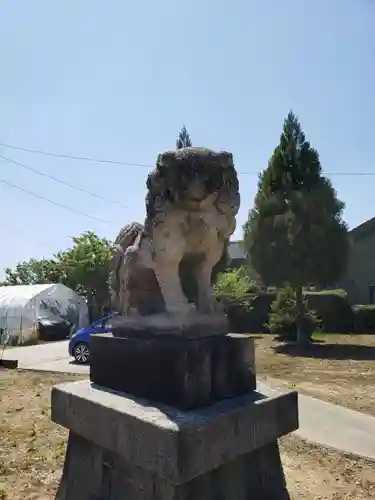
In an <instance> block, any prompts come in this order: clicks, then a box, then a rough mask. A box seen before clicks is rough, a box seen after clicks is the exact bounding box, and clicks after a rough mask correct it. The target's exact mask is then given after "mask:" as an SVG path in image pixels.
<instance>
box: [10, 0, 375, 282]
mask: <svg viewBox="0 0 375 500" xmlns="http://www.w3.org/2000/svg"><path fill="white" fill-rule="evenodd" d="M0 20H1V29H0V48H1V77H0V110H1V118H0V142H3V143H8V144H12V145H15V146H21V147H26V148H35V149H42V150H46V151H53V152H59V153H67V154H70V155H80V156H94V157H99V158H106V159H114V160H124V161H128V162H136V163H144V164H150V165H152V164H153V163H154V162H155V158H156V155H157V153H158V152H159V151H162V150H164V149H167V148H171V147H174V144H175V138H176V136H177V133H178V131H179V129H180V127H181V125H182V124H183V123H184V124H186V126H187V129H188V131H189V132H190V134H191V137H192V140H193V143H194V144H195V145H201V146H207V147H211V148H220V149H227V150H230V151H232V152H233V154H234V158H235V161H236V166H237V169H238V171H239V172H252V173H253V175H244V174H241V175H240V189H241V195H242V207H241V211H240V214H239V217H238V225H237V231H236V233H235V235H234V236H235V237H241V235H242V229H241V227H242V224H243V222H244V220H245V218H246V215H247V212H248V210H249V208H250V207H251V205H252V203H253V198H254V195H255V191H256V187H257V175H256V173H257V172H259V171H260V170H261V169H263V168H264V167H266V165H267V161H268V158H269V156H270V154H271V153H272V150H273V148H274V147H275V145H276V144H277V142H278V138H279V134H280V130H281V127H282V122H283V119H284V117H285V116H286V114H287V113H288V111H289V110H290V109H293V111H294V112H295V113H296V114H297V115H298V116H299V118H300V121H301V123H302V126H303V128H304V130H305V133H306V135H307V137H308V139H309V140H310V141H311V143H312V145H313V146H314V147H316V148H317V149H318V150H319V152H320V154H321V160H322V164H323V168H324V169H325V171H327V172H330V173H333V174H334V173H336V174H337V173H338V172H374V173H375V149H374V147H373V139H374V130H375V128H374V120H375V92H374V88H375V66H374V58H375V30H374V28H373V27H374V21H375V2H374V1H372V0H355V1H354V0H329V1H327V0H304V1H301V0H283V1H281V0H253V1H252V0H234V1H233V2H231V3H230V2H228V1H225V0H203V1H202V0H200V1H198V0H186V1H185V2H176V1H175V0H159V1H154V0H148V1H146V0H138V1H134V0H133V1H130V0H111V1H103V0H64V1H63V0H60V1H57V0H54V1H51V0H33V1H23V2H22V1H20V0H19V1H15V0H3V1H2V2H1V4H0ZM0 154H2V155H5V156H8V157H9V158H12V159H14V160H17V161H20V162H23V163H25V164H27V165H29V166H30V167H33V168H36V169H39V170H41V171H43V172H45V173H48V174H50V175H53V176H56V177H59V178H61V179H62V180H65V181H67V182H70V183H73V184H75V185H77V186H80V187H83V188H85V189H88V190H90V191H94V192H96V193H99V194H101V195H103V196H107V197H109V198H112V199H114V200H119V201H120V202H122V203H123V204H126V205H128V208H121V207H120V206H116V205H115V204H110V203H108V202H105V201H103V200H100V199H96V198H93V197H90V196H89V195H84V194H82V193H81V194H80V193H78V192H76V191H74V190H73V189H71V188H68V187H66V186H62V185H60V184H58V183H56V182H54V181H52V180H50V179H46V178H43V177H40V176H38V175H36V174H34V173H32V172H29V171H26V170H24V169H22V168H21V167H19V166H16V165H11V164H8V163H6V162H4V161H2V160H0V179H2V180H6V181H8V182H11V183H13V184H16V185H18V186H21V187H23V188H25V189H29V190H31V191H34V192H36V193H38V194H39V195H41V196H45V197H48V198H51V199H53V200H55V201H56V202H58V203H62V204H66V205H69V206H70V207H72V208H75V209H77V210H80V211H84V212H87V213H88V214H91V215H93V216H96V217H99V218H102V219H105V220H108V221H109V223H107V224H106V223H101V222H98V221H94V220H91V219H89V218H86V217H84V216H81V215H77V214H74V213H71V212H69V211H67V210H64V209H62V208H59V207H56V206H53V205H51V204H49V203H47V202H45V201H43V200H39V199H36V198H34V197H32V196H30V195H28V194H25V193H22V192H20V191H17V190H16V189H14V188H12V187H10V186H9V185H4V184H3V183H0V200H1V216H0V235H1V245H0V278H1V276H2V274H3V271H2V270H3V268H4V267H6V266H13V265H15V264H16V262H17V261H19V260H24V259H28V258H30V257H36V258H39V257H42V256H46V257H47V256H50V255H52V253H53V252H54V251H58V250H59V249H61V248H64V247H67V246H68V245H69V243H70V240H69V237H70V236H73V235H77V234H79V233H81V232H83V231H85V230H88V229H90V230H93V231H96V232H97V233H98V234H100V235H103V236H107V237H109V238H113V237H114V236H115V234H116V232H117V231H118V230H119V228H120V227H121V226H122V225H123V224H125V223H127V222H129V221H131V220H138V221H140V222H142V221H143V217H144V195H145V187H144V186H145V178H146V175H147V172H148V169H147V168H144V167H138V168H136V167H130V166H119V165H108V164H98V163H87V162H83V161H72V160H66V159H60V158H53V157H49V156H43V155H36V154H31V153H26V152H20V151H15V150H10V149H7V148H0ZM254 174H255V175H254ZM332 180H333V183H334V186H335V188H336V189H337V191H338V193H339V196H340V197H341V198H342V199H343V200H344V201H345V203H346V204H347V208H346V211H345V218H346V220H347V222H348V223H349V225H350V226H351V227H352V226H354V225H357V224H359V223H360V222H362V221H364V220H366V219H367V218H370V217H372V216H374V215H375V205H374V191H375V190H374V186H375V177H371V176H365V177H361V176H340V175H332ZM38 240H39V242H38ZM42 242H45V243H47V244H49V245H50V246H44V245H43V244H42Z"/></svg>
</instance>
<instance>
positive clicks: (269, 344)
mask: <svg viewBox="0 0 375 500" xmlns="http://www.w3.org/2000/svg"><path fill="white" fill-rule="evenodd" d="M254 338H255V346H256V351H255V362H256V370H257V375H258V376H261V377H271V378H274V379H279V381H280V382H286V383H287V385H288V386H289V387H292V388H294V389H297V390H298V391H299V392H301V393H303V394H307V395H310V396H314V397H317V398H319V399H323V400H325V401H329V402H332V403H336V404H339V405H342V406H346V407H347V408H351V409H353V410H358V411H361V412H364V413H368V414H371V415H374V416H375V335H354V334H353V335H332V334H330V335H319V336H316V340H317V341H318V342H317V343H316V344H313V345H312V346H310V347H309V348H308V349H307V350H303V351H302V352H301V351H300V349H298V347H296V346H287V345H284V344H282V343H280V342H277V341H276V340H275V339H274V338H273V337H272V336H271V335H254Z"/></svg>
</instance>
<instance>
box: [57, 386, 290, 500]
mask: <svg viewBox="0 0 375 500" xmlns="http://www.w3.org/2000/svg"><path fill="white" fill-rule="evenodd" d="M52 419H53V421H55V422H56V423H58V424H60V425H62V426H64V427H66V428H67V429H69V430H70V435H69V442H68V449H67V454H66V459H65V466H64V472H63V477H62V480H61V484H60V488H59V491H58V494H57V497H56V499H57V500H252V499H254V500H286V499H288V498H289V495H288V492H287V490H286V487H285V481H284V475H283V471H282V466H281V463H280V455H279V450H278V445H277V439H278V438H279V437H280V436H282V435H284V434H287V433H289V432H291V431H293V430H295V429H296V428H297V427H298V411H297V394H296V393H295V392H285V393H280V392H279V391H274V390H267V391H266V392H264V393H263V394H260V393H258V392H256V391H253V392H250V393H249V394H247V395H244V396H237V397H235V398H232V399H227V400H225V401H222V402H217V403H215V404H213V405H210V406H207V407H204V408H200V409H195V410H193V411H187V412H183V411H179V410H177V409H175V408H173V407H171V406H164V405H160V404H153V403H151V402H150V401H147V400H142V399H135V398H131V397H128V396H126V395H125V394H122V393H115V392H113V391H109V390H106V389H103V388H97V387H95V386H93V385H92V384H91V383H90V382H89V381H80V382H74V383H69V384H65V385H60V386H57V387H54V389H53V392H52Z"/></svg>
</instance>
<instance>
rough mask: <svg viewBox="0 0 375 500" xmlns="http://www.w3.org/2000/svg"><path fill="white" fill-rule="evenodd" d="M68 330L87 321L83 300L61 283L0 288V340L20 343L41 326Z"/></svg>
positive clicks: (84, 324)
mask: <svg viewBox="0 0 375 500" xmlns="http://www.w3.org/2000/svg"><path fill="white" fill-rule="evenodd" d="M62 323H64V324H65V325H68V327H69V328H71V329H76V328H80V327H82V326H87V325H88V324H89V314H88V308H87V304H86V301H85V300H84V298H83V297H81V296H80V295H78V294H77V293H76V292H74V291H73V290H71V289H70V288H68V287H66V286H65V285H61V284H47V285H17V286H2V287H0V335H1V338H0V341H1V342H2V343H6V344H12V345H22V344H26V343H29V342H31V341H33V340H34V339H35V338H38V335H39V329H40V328H41V325H52V326H53V325H61V324H62Z"/></svg>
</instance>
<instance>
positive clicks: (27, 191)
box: [0, 179, 108, 223]
mask: <svg viewBox="0 0 375 500" xmlns="http://www.w3.org/2000/svg"><path fill="white" fill-rule="evenodd" d="M0 182H2V183H3V184H6V185H7V186H11V187H13V188H14V189H18V190H19V191H22V192H24V193H27V194H30V195H32V196H35V197H36V198H39V199H40V200H44V201H48V202H49V203H51V204H52V205H56V206H57V207H60V208H65V210H69V211H70V212H74V213H76V214H79V215H83V216H85V217H88V218H89V219H93V220H96V221H99V222H105V223H108V221H106V220H104V219H99V218H98V217H95V216H94V215H90V214H87V213H85V212H81V211H80V210H76V209H75V208H72V207H68V206H67V205H63V204H62V203H58V202H57V201H54V200H51V199H49V198H45V197H44V196H41V195H40V194H37V193H34V192H33V191H29V190H28V189H25V188H22V187H20V186H17V185H16V184H12V183H11V182H9V181H5V180H4V179H0Z"/></svg>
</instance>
